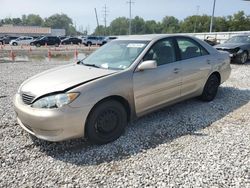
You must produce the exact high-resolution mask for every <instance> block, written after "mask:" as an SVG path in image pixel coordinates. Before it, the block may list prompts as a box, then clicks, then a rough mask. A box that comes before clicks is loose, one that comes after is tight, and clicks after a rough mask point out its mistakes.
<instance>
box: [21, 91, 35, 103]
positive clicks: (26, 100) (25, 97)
mask: <svg viewBox="0 0 250 188" xmlns="http://www.w3.org/2000/svg"><path fill="white" fill-rule="evenodd" d="M34 99H35V96H33V95H30V94H27V93H22V100H23V102H24V104H27V105H30V104H31V103H32V102H33V100H34Z"/></svg>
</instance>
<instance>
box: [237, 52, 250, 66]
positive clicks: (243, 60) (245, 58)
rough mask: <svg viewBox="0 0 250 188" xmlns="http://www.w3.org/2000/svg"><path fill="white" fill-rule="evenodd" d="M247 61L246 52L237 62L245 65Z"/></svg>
mask: <svg viewBox="0 0 250 188" xmlns="http://www.w3.org/2000/svg"><path fill="white" fill-rule="evenodd" d="M247 59H248V54H247V52H246V51H244V52H242V54H241V55H240V56H239V58H238V59H237V62H238V63H240V64H245V63H246V62H247Z"/></svg>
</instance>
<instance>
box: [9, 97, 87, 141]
mask: <svg viewBox="0 0 250 188" xmlns="http://www.w3.org/2000/svg"><path fill="white" fill-rule="evenodd" d="M14 108H15V112H16V114H17V121H18V123H19V124H20V126H21V127H22V128H23V129H24V130H25V131H27V132H28V133H30V134H32V135H34V136H36V137H37V138H40V139H43V140H47V141H54V142H55V141H62V140H67V139H70V138H79V137H83V136H84V126H85V120H86V118H87V115H88V108H72V107H70V106H69V105H66V106H64V107H62V108H60V109H34V108H32V107H30V106H28V105H25V104H23V103H22V100H21V97H20V95H19V94H17V95H16V96H15V98H14Z"/></svg>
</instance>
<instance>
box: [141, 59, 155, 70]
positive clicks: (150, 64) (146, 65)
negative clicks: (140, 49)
mask: <svg viewBox="0 0 250 188" xmlns="http://www.w3.org/2000/svg"><path fill="white" fill-rule="evenodd" d="M155 68H157V63H156V61H155V60H148V61H143V62H142V63H141V64H140V65H139V66H138V68H137V70H138V71H143V70H150V69H155Z"/></svg>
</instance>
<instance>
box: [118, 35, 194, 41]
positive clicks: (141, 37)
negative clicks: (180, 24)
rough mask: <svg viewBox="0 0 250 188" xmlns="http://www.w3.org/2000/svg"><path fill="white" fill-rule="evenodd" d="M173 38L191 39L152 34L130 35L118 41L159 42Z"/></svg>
mask: <svg viewBox="0 0 250 188" xmlns="http://www.w3.org/2000/svg"><path fill="white" fill-rule="evenodd" d="M173 36H185V37H191V36H189V35H185V34H150V35H130V36H119V37H118V40H142V41H152V40H159V39H161V38H165V37H173Z"/></svg>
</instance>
